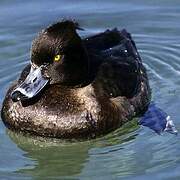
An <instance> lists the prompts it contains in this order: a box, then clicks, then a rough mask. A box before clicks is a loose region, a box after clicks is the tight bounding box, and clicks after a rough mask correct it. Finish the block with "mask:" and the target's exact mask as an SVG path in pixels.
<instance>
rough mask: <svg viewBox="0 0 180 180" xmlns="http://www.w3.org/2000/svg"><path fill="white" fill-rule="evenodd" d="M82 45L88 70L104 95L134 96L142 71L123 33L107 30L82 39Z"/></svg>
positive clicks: (128, 35) (133, 45)
mask: <svg viewBox="0 0 180 180" xmlns="http://www.w3.org/2000/svg"><path fill="white" fill-rule="evenodd" d="M84 44H85V47H86V48H87V52H88V53H89V57H90V67H91V70H90V71H91V73H92V75H94V77H95V78H96V82H99V83H100V84H101V85H102V86H103V89H104V91H105V93H106V94H107V95H109V96H110V97H117V96H125V97H127V98H132V97H133V96H135V95H136V94H137V93H138V90H140V84H141V80H142V74H143V73H144V75H145V76H146V72H145V69H144V67H143V65H142V61H141V58H140V56H139V54H138V52H137V49H136V46H135V43H134V41H133V40H132V38H131V35H130V34H129V33H128V32H127V31H126V30H122V31H118V30H117V29H113V30H111V31H110V30H107V31H105V32H104V33H100V34H98V35H95V36H91V37H88V38H86V39H84Z"/></svg>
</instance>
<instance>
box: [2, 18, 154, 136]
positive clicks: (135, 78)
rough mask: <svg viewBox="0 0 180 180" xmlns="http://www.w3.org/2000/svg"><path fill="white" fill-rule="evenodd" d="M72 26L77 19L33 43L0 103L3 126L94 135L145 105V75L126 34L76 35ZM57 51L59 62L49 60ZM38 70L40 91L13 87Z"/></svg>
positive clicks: (147, 95)
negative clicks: (27, 60) (0, 104)
mask: <svg viewBox="0 0 180 180" xmlns="http://www.w3.org/2000/svg"><path fill="white" fill-rule="evenodd" d="M76 29H80V27H79V26H78V24H77V23H74V22H72V21H63V22H59V23H57V24H54V25H52V26H50V27H48V28H47V29H45V30H44V31H42V32H41V33H40V34H39V35H38V37H37V38H36V39H35V40H34V41H33V45H32V53H31V63H32V64H31V65H28V66H27V67H26V68H25V69H24V70H23V72H22V74H21V76H20V79H19V80H18V81H17V82H15V83H14V85H13V86H11V88H10V89H9V90H8V92H7V95H6V97H5V100H4V102H3V108H2V113H1V114H2V119H3V121H4V123H5V124H6V126H7V127H8V128H10V129H12V130H15V131H23V132H28V133H31V134H33V135H40V136H46V137H56V138H92V137H93V138H94V137H97V136H99V135H102V134H105V133H108V132H110V131H112V130H114V129H116V128H118V127H120V126H121V125H123V123H125V122H127V121H128V120H130V119H132V118H133V117H135V116H137V115H138V114H139V113H142V112H143V111H144V110H145V109H146V108H147V106H148V104H149V101H150V94H151V93H150V88H149V83H148V77H147V74H146V70H145V68H144V66H143V64H142V61H141V58H140V56H139V54H138V52H137V49H136V46H135V43H134V41H133V40H132V38H131V36H130V34H129V33H127V32H126V31H125V30H122V31H118V30H117V29H114V30H107V31H105V32H103V33H100V34H97V35H95V36H91V37H87V38H85V39H81V38H80V37H79V35H78V34H77V32H76ZM57 55H59V56H58V57H61V60H60V61H58V62H57V61H53V60H54V59H55V58H54V57H56V56H57ZM30 69H31V70H30ZM37 69H40V72H39V71H38V73H37V72H36V73H37V74H38V76H37V77H39V76H40V77H41V78H42V77H43V81H44V83H42V85H41V87H40V89H38V91H37V90H36V93H34V94H33V93H31V92H27V94H26V89H25V90H22V89H23V88H21V89H20V90H18V87H19V85H20V86H21V84H22V83H23V82H26V81H27V79H30V75H29V74H31V73H32V72H34V71H35V70H37ZM39 73H40V74H41V75H39ZM37 77H36V78H34V77H33V78H34V79H33V80H31V82H30V81H29V82H28V83H34V81H35V83H36V81H37V80H36V79H37ZM39 81H40V79H39ZM39 81H37V83H39ZM47 82H48V83H47ZM28 83H27V85H28ZM35 85H37V86H40V85H39V84H35ZM35 85H34V86H35ZM34 86H33V87H34ZM37 86H36V88H37ZM16 88H17V90H16ZM38 88H39V87H38ZM17 91H19V92H18V94H17ZM23 92H25V93H24V94H23ZM32 94H33V97H32ZM12 96H13V100H14V101H16V102H13V101H12ZM28 96H29V97H28Z"/></svg>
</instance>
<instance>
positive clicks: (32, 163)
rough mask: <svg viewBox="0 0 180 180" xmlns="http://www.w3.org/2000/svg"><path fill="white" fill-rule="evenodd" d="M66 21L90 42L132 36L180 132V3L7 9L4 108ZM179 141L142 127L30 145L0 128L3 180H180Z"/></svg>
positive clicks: (2, 52)
mask: <svg viewBox="0 0 180 180" xmlns="http://www.w3.org/2000/svg"><path fill="white" fill-rule="evenodd" d="M62 17H66V18H74V19H77V20H78V22H79V23H80V24H81V26H82V27H83V28H85V30H86V31H83V32H80V33H81V35H82V36H85V35H90V34H95V33H97V32H100V31H104V30H105V29H107V28H113V27H118V28H119V29H122V28H126V29H127V30H128V31H129V32H131V33H132V36H133V38H134V39H135V41H136V44H137V47H138V49H139V52H140V54H141V56H142V59H143V62H144V64H145V66H146V68H147V70H148V75H149V79H150V84H151V88H152V93H153V100H154V101H155V102H156V104H157V105H158V106H159V107H161V108H162V109H163V110H164V111H166V112H167V113H168V114H170V115H171V117H172V119H173V120H174V122H175V124H176V127H177V129H178V130H180V121H179V114H180V113H179V105H180V96H179V91H180V78H179V75H180V51H179V49H180V28H179V27H180V22H179V19H180V1H178V0H158V1H156V0H151V1H145V0H133V1H130V0H112V1H107V0H105V1H100V0H99V1H97V0H92V1H87V0H84V1H80V0H78V1H75V0H69V1H65V0H62V1H58V0H54V1H47V0H44V1H42V0H40V1H35V0H33V1H22V0H14V1H10V0H7V1H5V0H1V1H0V87H1V88H0V103H2V101H3V97H4V95H5V93H6V91H7V88H8V87H9V84H10V83H11V82H12V81H13V80H15V79H16V78H17V77H18V75H19V74H20V72H21V70H22V68H23V67H24V66H25V65H26V64H27V63H28V61H29V49H30V46H31V41H32V39H33V38H34V37H35V35H36V34H37V32H38V31H40V30H41V29H42V28H45V27H46V26H47V25H48V24H50V23H53V22H55V21H57V20H58V19H61V18H62ZM179 155H180V141H179V135H178V136H174V135H171V134H163V135H162V136H158V135H156V134H155V133H154V132H152V131H151V130H149V129H147V128H144V127H138V126H137V125H136V120H134V121H132V122H130V123H128V124H126V125H125V126H124V127H122V128H120V129H118V130H117V131H115V132H113V133H110V134H108V135H107V136H105V137H102V138H98V139H96V140H91V141H86V142H71V143H70V142H63V141H60V140H55V139H49V140H45V139H42V138H33V137H24V136H22V135H19V134H15V133H12V132H10V131H8V130H6V128H5V127H4V125H3V123H2V122H1V121H0V179H18V180H19V179H103V180H104V179H105V180H106V179H137V180H139V179H180V158H179Z"/></svg>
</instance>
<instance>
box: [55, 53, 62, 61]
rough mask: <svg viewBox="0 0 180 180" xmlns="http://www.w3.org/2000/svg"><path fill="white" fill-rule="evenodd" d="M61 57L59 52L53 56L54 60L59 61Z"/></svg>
mask: <svg viewBox="0 0 180 180" xmlns="http://www.w3.org/2000/svg"><path fill="white" fill-rule="evenodd" d="M60 59H61V55H60V54H58V55H56V56H55V57H54V61H56V62H57V61H59V60H60Z"/></svg>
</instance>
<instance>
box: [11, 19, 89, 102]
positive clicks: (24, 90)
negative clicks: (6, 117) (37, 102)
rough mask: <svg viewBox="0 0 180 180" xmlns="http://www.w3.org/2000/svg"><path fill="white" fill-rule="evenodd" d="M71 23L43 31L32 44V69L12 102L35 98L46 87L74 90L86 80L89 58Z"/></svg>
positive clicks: (61, 23)
mask: <svg viewBox="0 0 180 180" xmlns="http://www.w3.org/2000/svg"><path fill="white" fill-rule="evenodd" d="M77 29H80V28H79V26H78V24H77V23H75V22H73V21H69V20H66V21H62V22H58V23H56V24H53V25H51V26H49V27H47V28H46V29H45V30H43V31H42V32H41V33H39V35H38V36H37V37H36V39H35V40H34V41H33V43H32V49H31V69H30V72H29V74H28V75H27V77H26V79H25V80H24V81H23V82H22V83H21V84H20V85H19V86H18V87H17V88H16V89H15V90H14V91H13V92H12V94H11V97H12V100H13V101H18V100H25V99H30V98H33V97H35V96H36V95H37V94H39V93H40V92H41V91H42V90H43V89H44V87H46V86H47V85H50V86H51V85H54V84H61V85H65V86H74V85H78V84H81V83H83V82H85V80H86V79H87V76H88V57H87V54H86V50H85V48H84V46H83V43H82V40H81V38H80V37H79V35H78V34H77V32H76V30H77Z"/></svg>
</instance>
